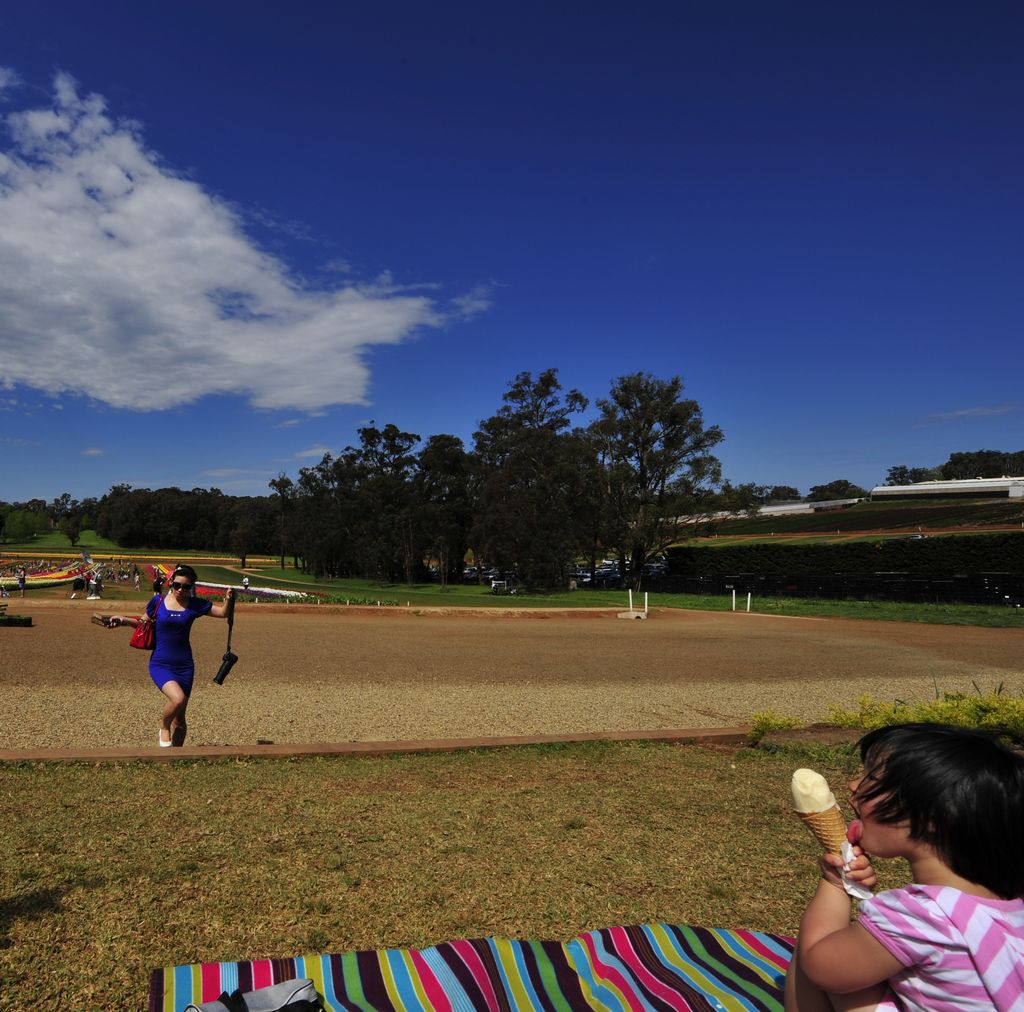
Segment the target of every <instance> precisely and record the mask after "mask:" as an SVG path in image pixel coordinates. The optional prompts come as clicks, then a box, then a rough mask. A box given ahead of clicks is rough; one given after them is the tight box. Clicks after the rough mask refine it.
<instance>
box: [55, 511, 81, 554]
mask: <svg viewBox="0 0 1024 1012" xmlns="http://www.w3.org/2000/svg"><path fill="white" fill-rule="evenodd" d="M57 528H58V530H59V531H60V532H61V534H63V535H64V537H66V538H67V539H68V541H70V542H71V547H72V548H74V547H75V545H77V544H78V539H79V538H80V537H81V535H82V524H81V521H80V519H79V518H78V517H76V516H65V517H61V518H60V522H59V523H58V524H57Z"/></svg>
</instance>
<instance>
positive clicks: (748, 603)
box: [747, 590, 750, 611]
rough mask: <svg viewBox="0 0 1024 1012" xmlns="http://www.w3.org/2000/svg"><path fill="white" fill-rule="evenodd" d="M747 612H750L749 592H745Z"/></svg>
mask: <svg viewBox="0 0 1024 1012" xmlns="http://www.w3.org/2000/svg"><path fill="white" fill-rule="evenodd" d="M747 611H750V591H749V590H748V591H747Z"/></svg>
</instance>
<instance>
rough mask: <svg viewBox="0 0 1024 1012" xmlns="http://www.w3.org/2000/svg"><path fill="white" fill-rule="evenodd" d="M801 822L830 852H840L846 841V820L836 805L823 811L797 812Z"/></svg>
mask: <svg viewBox="0 0 1024 1012" xmlns="http://www.w3.org/2000/svg"><path fill="white" fill-rule="evenodd" d="M796 814H797V815H798V816H800V818H801V820H802V821H803V823H804V824H805V825H806V826H807V828H808V829H809V830H810V831H811V832H812V833H813V834H814V836H815V838H816V839H817V841H818V842H819V843H820V844H821V845H822V846H823V847H824V848H825V850H827V851H828V852H829V853H830V854H841V853H842V847H843V844H844V843H845V842H846V820H845V819H844V818H843V813H842V812H841V811H839V809H838V807H836V806H835V805H833V806H832V807H831V808H827V809H825V811H824V812H797V813H796Z"/></svg>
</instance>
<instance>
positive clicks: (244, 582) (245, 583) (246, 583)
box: [242, 576, 249, 591]
mask: <svg viewBox="0 0 1024 1012" xmlns="http://www.w3.org/2000/svg"><path fill="white" fill-rule="evenodd" d="M248 589H249V577H248V576H243V577H242V590H245V591H248Z"/></svg>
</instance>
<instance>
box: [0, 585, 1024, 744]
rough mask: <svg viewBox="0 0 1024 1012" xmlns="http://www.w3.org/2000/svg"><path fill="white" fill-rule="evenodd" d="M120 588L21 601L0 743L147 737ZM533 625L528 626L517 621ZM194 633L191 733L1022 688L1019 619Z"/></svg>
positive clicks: (589, 717) (3, 638)
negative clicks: (222, 666) (97, 616)
mask: <svg viewBox="0 0 1024 1012" xmlns="http://www.w3.org/2000/svg"><path fill="white" fill-rule="evenodd" d="M95 610H105V611H109V612H111V613H114V612H117V611H122V610H124V609H123V604H121V603H115V602H86V601H54V600H49V601H48V600H41V599H37V600H33V599H32V598H27V599H26V600H25V601H24V602H22V601H19V602H18V611H19V612H20V613H22V614H29V615H32V616H33V620H34V626H33V627H32V628H30V629H11V628H6V629H0V657H2V665H0V692H2V698H3V704H4V705H3V708H2V712H0V748H35V747H40V748H74V747H98V746H104V745H110V746H148V745H153V746H154V747H155V746H156V734H157V717H158V713H159V709H160V705H161V699H162V697H161V696H160V694H159V693H158V691H157V690H156V688H155V687H154V686H153V684H152V682H151V681H150V680H149V676H148V673H147V663H148V656H147V655H145V654H143V653H142V652H140V651H136V650H132V649H130V648H129V647H128V634H127V632H125V631H124V630H120V631H119V630H113V631H111V630H107V629H103V628H101V627H99V626H95V625H92V624H91V623H90V615H91V614H92V612H93V611H95ZM526 619H529V620H526ZM226 633H227V629H226V626H225V624H224V623H223V622H218V621H215V620H211V619H203V620H202V621H200V622H198V623H197V624H196V626H195V627H194V629H193V636H192V642H193V649H194V651H195V655H196V661H197V669H198V670H197V679H196V689H195V692H194V693H193V697H192V705H191V707H190V710H189V717H190V735H189V744H193V745H204V744H205V745H213V744H217V745H222V744H254V743H255V742H257V741H258V740H261V739H262V740H268V741H273V742H276V743H282V742H296V743H309V742H322V741H334V742H343V741H382V740H399V739H419V738H455V737H473V736H498V735H523V734H558V733H570V732H583V731H626V730H638V729H671V728H682V727H725V726H731V725H736V724H742V723H744V722H746V721H748V720H749V718H750V716H751V715H752V714H753V713H754V712H756V711H758V710H765V709H773V710H775V711H777V712H779V713H782V714H788V715H793V716H796V717H800V718H802V719H804V720H807V721H812V720H815V719H819V718H821V717H823V716H824V715H825V714H826V712H827V709H828V707H829V706H830V705H832V704H837V705H843V706H853V705H855V704H856V701H857V698H858V697H859V696H860V695H862V694H863V693H871V694H872V695H874V696H876V697H877V698H880V699H886V700H889V699H894V698H901V699H908V700H909V699H930V698H932V697H933V696H934V694H935V689H936V686H938V689H939V690H940V691H946V692H948V691H964V692H973V691H974V685H975V683H976V684H977V685H978V686H980V687H981V688H983V689H991V688H993V687H994V686H996V685H998V684H999V683H1003V684H1004V685H1005V687H1006V689H1007V691H1012V692H1020V691H1022V690H1024V674H1022V669H1021V657H1024V630H1019V629H981V628H963V627H953V626H926V625H915V624H906V623H889V622H867V621H851V620H836V619H807V618H780V617H774V616H762V615H747V614H744V613H735V614H734V613H725V614H722V613H709V612H694V611H674V610H673V611H669V610H666V611H656V612H652V613H651V617H650V619H649V620H648V621H647V622H627V621H620V620H617V619H616V618H615V616H614V613H613V612H603V611H590V612H555V613H551V612H540V611H537V610H529V611H515V610H513V609H508V610H506V609H502V610H501V611H499V612H495V611H490V610H488V611H480V612H472V613H467V612H464V611H458V612H456V611H449V610H438V611H431V610H427V609H412V610H411V611H407V610H406V609H402V608H380V609H376V608H369V609H364V608H347V609H346V608H343V607H337V608H331V607H322V606H321V607H317V606H277V605H252V604H250V605H240V606H239V608H238V613H237V616H236V622H235V630H234V637H233V640H232V647H233V649H234V651H235V652H236V653H237V654H238V655H239V656H240V658H241V659H240V661H239V662H238V664H237V666H236V667H235V669H234V670H233V671H232V673H231V675H230V677H229V678H228V680H227V682H226V683H225V684H224V686H222V687H218V686H216V685H213V684H212V682H211V679H212V677H213V675H214V673H215V672H216V670H217V667H218V665H219V663H220V657H221V654H222V653H223V651H224V644H225V638H226Z"/></svg>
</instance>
